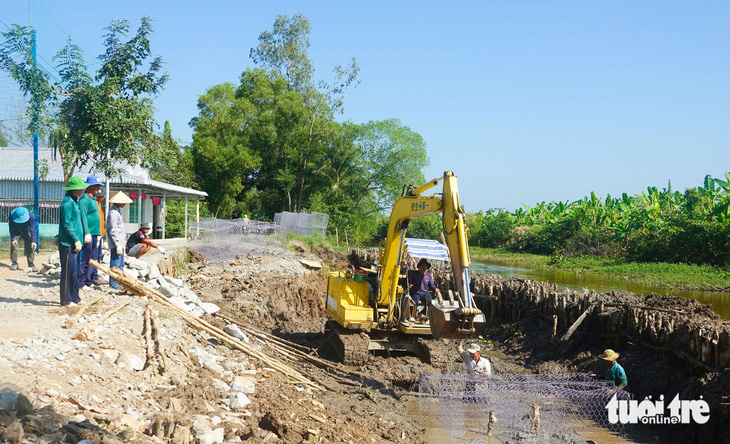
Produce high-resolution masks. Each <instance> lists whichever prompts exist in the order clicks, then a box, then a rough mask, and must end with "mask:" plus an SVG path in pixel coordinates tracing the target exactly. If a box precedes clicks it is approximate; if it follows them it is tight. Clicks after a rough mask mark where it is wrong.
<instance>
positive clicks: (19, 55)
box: [0, 24, 56, 135]
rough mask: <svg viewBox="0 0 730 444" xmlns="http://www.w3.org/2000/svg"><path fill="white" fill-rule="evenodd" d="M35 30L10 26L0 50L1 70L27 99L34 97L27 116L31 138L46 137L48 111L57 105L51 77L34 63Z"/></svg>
mask: <svg viewBox="0 0 730 444" xmlns="http://www.w3.org/2000/svg"><path fill="white" fill-rule="evenodd" d="M32 32H33V31H32V29H31V28H30V27H28V26H20V25H16V24H13V25H10V29H9V30H8V31H6V32H3V33H2V36H3V38H5V42H4V43H3V45H2V46H0V70H2V71H4V72H6V73H8V74H10V76H11V77H12V78H13V80H15V81H16V82H17V83H18V87H19V88H20V91H21V92H22V93H23V96H26V97H28V96H30V97H29V100H28V107H27V108H26V109H25V113H26V114H27V117H28V122H29V123H28V126H27V130H28V133H29V134H33V133H38V134H41V135H42V134H45V133H46V132H47V130H48V128H49V119H48V112H49V111H48V110H49V108H50V107H52V106H53V104H54V103H55V101H56V94H55V92H54V89H53V85H52V84H51V77H50V75H48V73H47V72H45V71H44V70H42V69H40V68H39V67H38V66H37V64H36V63H35V62H34V60H33V44H32Z"/></svg>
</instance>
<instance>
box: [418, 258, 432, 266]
mask: <svg viewBox="0 0 730 444" xmlns="http://www.w3.org/2000/svg"><path fill="white" fill-rule="evenodd" d="M421 265H425V266H426V268H431V264H429V263H428V261H427V260H426V258H425V257H424V258H421V260H420V261H418V265H417V266H416V268H421Z"/></svg>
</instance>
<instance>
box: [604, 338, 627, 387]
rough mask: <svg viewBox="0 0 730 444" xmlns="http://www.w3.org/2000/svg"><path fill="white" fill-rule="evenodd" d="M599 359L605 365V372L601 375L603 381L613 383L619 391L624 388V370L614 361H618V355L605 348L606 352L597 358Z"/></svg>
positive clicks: (625, 384) (625, 381)
mask: <svg viewBox="0 0 730 444" xmlns="http://www.w3.org/2000/svg"><path fill="white" fill-rule="evenodd" d="M599 358H601V359H603V363H604V364H606V372H605V373H604V375H603V379H605V380H606V381H613V382H614V383H615V384H616V387H617V388H619V389H624V388H626V386H627V385H628V380H627V379H626V372H625V371H624V368H623V367H621V365H619V363H618V362H616V359H618V353H616V352H615V351H613V350H611V349H610V348H607V349H606V351H604V352H603V354H602V355H601V356H599Z"/></svg>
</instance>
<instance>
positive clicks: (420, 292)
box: [408, 258, 439, 320]
mask: <svg viewBox="0 0 730 444" xmlns="http://www.w3.org/2000/svg"><path fill="white" fill-rule="evenodd" d="M417 268H418V269H417V270H409V271H408V294H409V295H410V296H411V299H413V302H414V303H415V307H414V315H415V314H416V311H417V309H418V306H419V305H420V306H423V307H424V309H423V310H422V311H421V313H420V314H419V318H423V317H424V313H425V311H426V310H425V307H428V304H429V303H430V302H431V294H430V293H429V291H434V292H436V293H438V292H439V289H438V287H436V284H434V282H433V277H431V275H430V274H429V273H428V269H429V268H431V264H429V263H428V260H426V258H422V259H421V260H420V261H418V265H417ZM409 320H413V316H411V319H409Z"/></svg>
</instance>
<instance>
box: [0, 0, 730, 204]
mask: <svg viewBox="0 0 730 444" xmlns="http://www.w3.org/2000/svg"><path fill="white" fill-rule="evenodd" d="M69 4H73V6H72V7H70V6H69ZM34 8H35V10H36V12H35V13H34V17H35V20H36V23H34V25H35V26H36V27H37V28H38V32H39V45H41V44H42V43H43V36H44V34H43V33H45V35H48V36H49V40H52V41H60V40H61V39H62V38H63V34H62V33H61V32H60V31H54V29H56V30H57V29H58V28H60V29H62V30H63V32H65V33H67V34H70V35H71V38H72V39H73V41H74V42H75V43H77V44H78V45H80V46H81V47H82V48H83V49H84V50H85V51H86V52H87V53H89V54H91V55H92V56H96V55H98V54H99V53H100V52H101V51H102V35H103V30H102V28H103V27H105V26H106V25H108V24H109V21H110V20H111V19H128V20H130V21H131V22H132V25H133V28H134V27H136V25H137V24H138V23H139V18H140V17H142V16H145V15H147V16H150V17H152V18H153V19H154V28H155V34H154V36H153V41H152V48H153V51H154V53H155V54H158V55H161V56H162V57H163V58H164V60H165V68H166V70H168V71H169V74H170V81H169V83H168V85H167V87H166V89H165V91H164V92H163V93H162V94H160V96H159V97H158V98H157V99H156V100H155V104H156V107H157V109H158V112H157V118H158V120H159V121H160V123H162V122H164V120H169V121H170V122H171V125H172V128H173V133H174V135H175V136H176V137H178V138H179V139H181V140H182V141H183V142H186V143H187V142H189V141H190V140H191V134H192V130H191V129H190V128H189V126H188V122H189V121H190V119H191V118H192V117H194V116H195V115H196V112H197V110H196V101H197V98H198V96H200V95H201V94H203V93H204V92H205V90H206V88H208V87H210V86H212V85H214V84H217V83H222V82H226V81H230V82H236V81H237V79H238V76H239V75H240V73H241V72H242V71H243V70H245V69H246V68H247V67H252V66H253V64H252V62H251V60H250V59H249V57H248V54H249V50H250V48H251V47H253V46H256V44H257V38H258V35H259V33H260V32H261V31H263V30H265V29H270V28H271V26H272V24H273V22H274V19H275V17H276V15H277V14H286V15H289V16H291V15H293V14H296V13H298V12H301V13H302V14H304V15H305V16H306V17H307V18H308V19H309V20H310V21H311V28H312V32H311V47H310V51H309V55H310V58H311V59H312V61H313V64H314V67H315V69H316V72H315V78H317V79H320V78H323V79H329V78H330V77H331V72H332V68H333V67H334V66H335V65H338V64H343V65H344V64H346V63H348V61H349V60H350V58H351V57H355V58H356V59H357V62H358V64H359V66H360V81H361V83H360V84H359V85H358V86H357V87H356V88H354V89H351V90H349V91H348V92H347V93H346V96H345V114H344V115H343V116H341V117H340V119H342V120H345V119H349V120H352V121H353V122H356V123H362V122H367V121H369V120H383V119H386V118H391V117H395V118H399V119H401V121H402V122H403V124H405V125H407V126H409V127H410V128H411V129H413V130H414V131H416V132H418V133H420V134H421V135H422V136H423V137H424V139H425V141H426V143H427V145H428V152H429V157H430V160H431V164H430V166H428V167H426V168H425V174H426V176H427V179H430V178H431V177H435V176H440V175H441V174H442V172H443V171H444V170H451V171H454V172H455V173H456V174H457V175H458V177H459V187H460V191H461V195H462V196H461V201H462V204H463V205H464V206H465V207H466V209H467V211H478V210H486V209H489V208H504V209H507V210H514V209H516V208H518V207H520V206H521V205H522V204H523V203H525V204H528V205H533V204H534V203H537V202H540V201H553V200H556V201H557V200H563V201H565V200H569V201H572V200H576V199H579V198H581V197H583V196H585V195H587V194H590V192H591V191H595V192H596V194H597V195H599V196H605V195H606V194H611V195H614V196H615V195H620V193H622V192H627V193H629V194H635V193H639V192H641V191H642V190H644V189H645V188H646V187H647V186H650V185H651V186H658V187H659V188H663V187H666V186H667V182H668V181H669V180H671V182H672V187H673V188H674V189H679V190H684V189H685V188H687V187H692V186H698V185H701V183H702V180H703V177H704V175H705V174H711V175H713V176H715V177H722V176H723V174H724V172H726V171H730V162H728V160H729V159H730V156H728V141H729V140H730V137H729V136H730V125H729V124H730V109H729V107H730V105H729V104H730V83H729V80H730V57H728V53H727V48H728V43H730V27H729V26H728V25H727V24H728V23H730V6H729V5H728V4H727V3H725V2H712V1H708V2H699V3H698V2H690V3H688V2H675V1H643V2H629V1H614V2H586V1H560V2H558V1H543V2H524V1H511V2H505V1H481V2H474V1H472V2H462V3H461V4H453V3H452V4H447V3H446V2H436V1H398V2H392V1H389V2H385V1H369V2H346V1H343V2H333V1H311V2H293V1H292V2H284V1H270V2H251V1H235V2H234V1H209V2H199V1H195V2H194V1H185V0H178V1H175V2H170V1H163V0H159V1H146V2H142V1H136V0H131V1H124V2H108V1H101V2H100V1H94V2H92V1H87V0H77V1H74V2H72V3H69V2H67V1H60V0H44V2H43V3H40V2H36V3H35V4H34ZM2 9H6V12H7V15H5V20H7V19H9V18H12V17H13V14H15V15H17V16H18V17H24V18H27V1H25V0H5V1H0V16H3V14H4V13H3V11H2ZM44 10H47V13H48V14H50V17H52V19H49V18H48V14H46V13H45V12H44ZM44 14H45V15H44ZM54 20H55V22H54ZM54 23H55V25H54Z"/></svg>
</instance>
